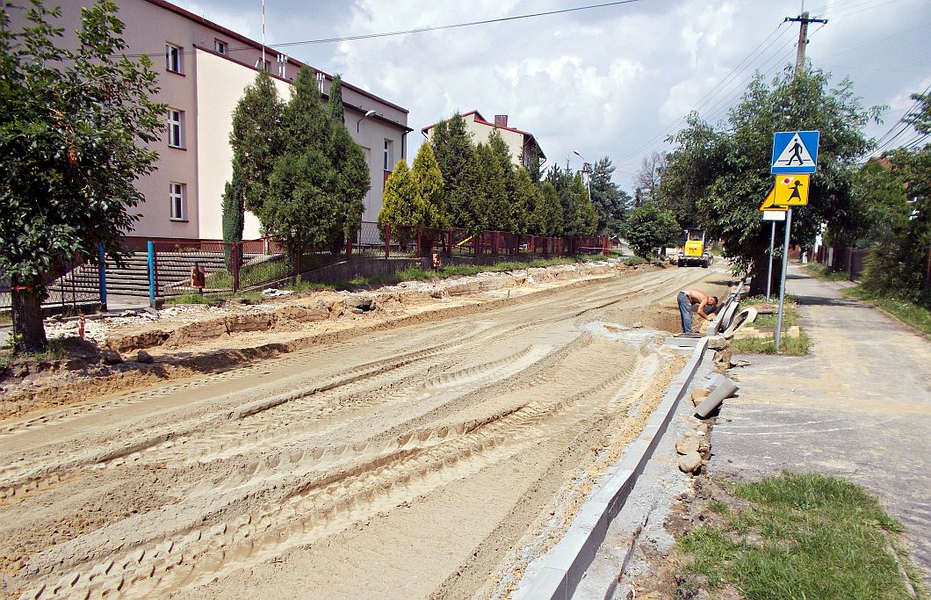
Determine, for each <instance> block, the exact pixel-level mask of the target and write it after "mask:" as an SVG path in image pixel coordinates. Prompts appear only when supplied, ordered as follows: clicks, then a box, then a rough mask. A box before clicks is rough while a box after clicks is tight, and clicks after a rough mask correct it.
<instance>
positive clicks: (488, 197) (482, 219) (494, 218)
mask: <svg viewBox="0 0 931 600" xmlns="http://www.w3.org/2000/svg"><path fill="white" fill-rule="evenodd" d="M475 154H476V161H477V163H478V173H479V182H478V194H477V195H476V197H475V199H474V202H475V212H476V225H477V227H478V230H479V231H480V230H493V231H504V230H507V227H508V225H509V222H510V214H509V213H510V211H509V207H508V190H507V180H506V173H505V171H504V169H503V168H502V166H501V162H500V161H499V160H498V158H497V157H496V156H495V152H494V150H493V149H492V147H491V146H489V145H488V144H479V145H478V146H477V147H476V150H475Z"/></svg>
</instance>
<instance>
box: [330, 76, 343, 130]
mask: <svg viewBox="0 0 931 600" xmlns="http://www.w3.org/2000/svg"><path fill="white" fill-rule="evenodd" d="M327 105H328V107H329V112H330V120H331V121H332V122H333V123H342V124H343V125H345V124H346V118H345V116H344V115H343V78H342V76H340V74H339V73H337V74H335V75H333V82H332V83H331V84H330V97H329V99H328V100H327Z"/></svg>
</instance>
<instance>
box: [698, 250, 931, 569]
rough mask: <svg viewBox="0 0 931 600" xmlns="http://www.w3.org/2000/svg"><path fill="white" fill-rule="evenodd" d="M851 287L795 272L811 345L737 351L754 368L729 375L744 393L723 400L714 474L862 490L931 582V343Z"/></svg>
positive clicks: (792, 288)
mask: <svg viewBox="0 0 931 600" xmlns="http://www.w3.org/2000/svg"><path fill="white" fill-rule="evenodd" d="M844 285H845V284H844V283H836V282H822V281H819V280H817V279H815V278H812V277H809V276H807V275H805V274H803V272H802V271H801V270H800V269H799V268H798V267H791V268H790V270H789V274H788V281H787V286H786V290H787V292H788V293H789V294H790V295H793V296H795V297H796V298H797V300H798V303H799V306H798V314H799V316H800V318H801V322H802V327H803V329H804V330H805V331H806V332H807V333H808V335H809V336H810V338H811V339H812V342H813V347H812V351H811V353H810V355H808V356H805V357H801V358H799V357H784V356H762V355H737V356H735V357H734V359H733V360H734V362H737V361H738V360H745V361H749V365H748V366H745V367H741V368H733V369H731V370H730V371H729V372H728V376H729V377H730V378H731V379H733V380H734V381H736V382H737V384H738V385H739V386H740V390H739V392H738V396H736V397H734V398H731V399H729V400H726V401H725V402H724V404H723V405H722V409H721V412H720V415H719V418H718V421H717V424H716V425H715V427H714V430H713V432H712V446H711V451H712V457H711V460H710V461H709V464H708V471H709V473H710V474H712V475H715V474H718V475H721V474H728V475H735V476H737V477H740V478H745V479H759V478H760V477H764V476H768V475H774V474H778V473H779V472H780V471H782V470H788V471H807V472H812V471H814V472H819V473H825V474H829V475H835V476H839V477H843V478H846V479H848V480H850V481H853V482H855V483H857V484H859V485H861V486H863V487H864V488H866V489H867V490H869V491H870V492H871V493H873V494H874V495H876V496H877V497H879V498H880V500H881V501H882V503H883V505H884V506H885V508H886V510H887V511H888V512H889V513H890V514H891V515H892V516H893V517H895V518H896V519H898V520H899V521H900V522H901V523H902V524H903V525H905V527H906V529H907V535H906V542H907V545H908V546H909V550H910V551H911V552H912V556H913V558H914V559H915V562H916V563H917V564H918V566H919V568H921V569H922V570H923V575H924V583H925V585H926V586H929V587H931V460H929V457H931V342H929V340H928V339H926V338H925V337H922V336H921V335H918V334H916V333H914V332H912V331H910V330H909V329H907V328H906V327H904V326H902V325H901V324H900V323H899V322H898V321H896V320H894V319H892V318H890V317H887V316H886V315H885V314H883V313H882V312H880V311H878V310H875V309H873V308H870V307H867V306H865V305H863V304H860V303H857V302H854V301H851V300H845V299H844V298H843V296H842V295H841V294H840V288H841V287H843V286H844Z"/></svg>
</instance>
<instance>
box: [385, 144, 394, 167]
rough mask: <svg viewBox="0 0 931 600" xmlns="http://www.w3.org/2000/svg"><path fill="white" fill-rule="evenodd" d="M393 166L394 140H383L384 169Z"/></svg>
mask: <svg viewBox="0 0 931 600" xmlns="http://www.w3.org/2000/svg"><path fill="white" fill-rule="evenodd" d="M393 168H394V142H392V141H391V140H385V170H386V171H390V170H391V169H393Z"/></svg>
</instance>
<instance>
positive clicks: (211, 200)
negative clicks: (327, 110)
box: [7, 0, 411, 246]
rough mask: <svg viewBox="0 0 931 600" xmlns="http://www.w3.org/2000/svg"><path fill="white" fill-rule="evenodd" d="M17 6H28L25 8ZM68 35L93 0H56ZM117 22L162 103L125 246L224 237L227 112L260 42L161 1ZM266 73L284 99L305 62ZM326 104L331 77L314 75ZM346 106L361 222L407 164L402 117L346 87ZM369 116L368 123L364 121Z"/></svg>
mask: <svg viewBox="0 0 931 600" xmlns="http://www.w3.org/2000/svg"><path fill="white" fill-rule="evenodd" d="M18 4H26V5H28V2H22V3H18ZM51 4H58V5H60V6H61V10H62V16H61V19H60V20H59V21H58V22H57V23H53V24H54V25H56V26H59V27H63V28H64V29H65V37H64V43H65V44H71V45H72V46H73V44H74V43H75V40H76V35H75V33H74V31H75V30H76V29H77V28H78V27H79V24H80V9H81V7H82V6H87V5H90V4H91V0H55V1H54V2H52V3H51ZM117 5H118V7H119V11H118V13H117V16H118V17H119V19H120V20H122V21H123V22H124V23H125V25H126V28H125V30H124V32H123V39H124V40H125V41H126V43H127V45H128V48H127V49H126V50H125V53H126V54H127V55H141V54H143V53H145V54H148V55H149V56H150V57H151V58H152V60H153V61H154V63H155V69H156V71H157V72H158V73H159V82H158V83H159V87H160V88H161V91H160V92H159V94H158V95H157V96H156V97H155V98H154V99H155V100H156V101H158V102H163V103H165V104H166V105H168V107H169V108H168V111H167V114H166V127H165V134H164V138H163V140H162V142H161V143H160V144H155V145H153V146H152V147H153V148H154V149H155V150H157V151H158V154H159V159H158V163H157V170H156V171H155V172H154V173H153V174H152V175H150V176H147V177H145V178H142V179H140V180H139V181H138V182H137V187H138V189H139V190H140V191H141V192H142V193H143V194H144V195H145V198H146V200H145V202H144V203H143V204H142V205H140V206H139V207H137V210H138V212H139V214H140V216H141V218H140V220H139V221H137V222H136V223H135V227H134V229H133V231H132V232H130V233H129V235H128V237H129V240H128V241H129V242H130V244H131V245H134V246H136V245H138V243H139V242H142V241H144V240H165V241H167V240H172V241H175V240H177V241H188V240H190V241H194V240H219V239H222V223H221V221H222V219H221V217H222V211H221V205H222V194H223V189H224V185H225V183H226V182H227V181H229V180H230V178H231V177H232V148H231V147H230V144H229V135H230V131H231V130H232V114H233V110H234V109H235V107H236V104H237V103H238V102H239V99H240V98H241V97H242V94H243V91H244V89H245V88H246V86H248V85H250V84H252V83H253V82H254V81H255V75H256V72H257V70H258V69H259V68H262V67H263V65H262V56H263V47H262V45H261V44H260V43H259V42H256V41H254V40H251V39H249V38H247V37H245V36H242V35H240V34H238V33H235V32H233V31H231V30H229V29H226V28H225V27H223V26H221V25H218V24H216V23H213V22H211V21H208V20H206V19H204V18H202V17H199V16H197V15H195V14H193V13H191V12H189V11H186V10H184V9H182V8H180V7H178V6H175V5H173V4H171V3H169V2H165V1H164V0H118V1H117ZM7 10H8V13H9V14H10V16H11V18H12V21H13V28H14V30H19V26H20V25H21V24H22V23H23V22H24V21H25V19H24V18H23V11H21V10H18V9H16V8H12V9H9V8H8V9H7ZM264 56H265V64H264V68H265V69H266V70H268V72H269V73H270V74H271V75H272V78H273V80H274V81H275V83H276V85H277V87H278V92H279V94H280V95H281V97H282V98H283V99H285V100H287V99H288V98H289V97H290V87H291V84H290V83H289V82H290V81H291V80H292V79H293V78H294V77H295V76H296V75H297V71H298V69H299V68H300V67H301V66H303V63H301V62H298V61H296V60H294V59H292V58H289V57H287V56H285V55H283V54H281V53H279V52H277V51H275V50H274V49H272V48H269V47H265V49H264ZM318 79H319V80H320V86H321V91H322V93H323V99H324V101H325V100H326V99H327V94H328V92H329V87H330V83H331V78H330V76H329V75H326V74H324V73H321V72H319V70H318ZM342 88H343V102H344V105H345V118H346V125H347V127H348V129H349V132H350V134H351V135H352V136H353V138H354V139H355V140H356V142H358V143H359V144H360V145H361V146H362V147H363V149H364V151H365V156H366V160H367V162H368V164H369V170H370V173H371V181H372V187H371V189H370V190H369V192H368V194H367V195H366V197H365V200H364V205H365V212H364V213H363V216H362V218H363V220H371V221H374V220H375V219H376V218H377V216H378V211H379V210H381V201H382V193H383V191H384V182H385V180H386V179H387V176H388V174H389V173H390V169H392V168H394V164H395V163H396V162H397V161H398V160H399V159H400V158H406V153H407V152H406V136H407V134H408V133H409V132H410V131H411V129H410V128H409V127H408V126H407V115H408V111H407V110H406V109H404V108H402V107H400V106H398V105H396V104H393V103H391V102H389V101H387V100H384V99H382V98H379V97H378V96H375V95H374V94H370V93H368V92H366V91H364V90H362V89H360V88H358V87H356V86H353V85H352V84H350V83H348V82H347V81H345V80H343V83H342ZM369 111H375V113H374V115H373V116H371V117H368V118H365V119H363V117H364V116H365V114H366V113H367V112H369ZM243 237H244V239H255V238H258V237H259V223H258V219H257V218H256V217H255V216H253V215H252V214H250V213H246V227H245V232H244V234H243Z"/></svg>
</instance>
